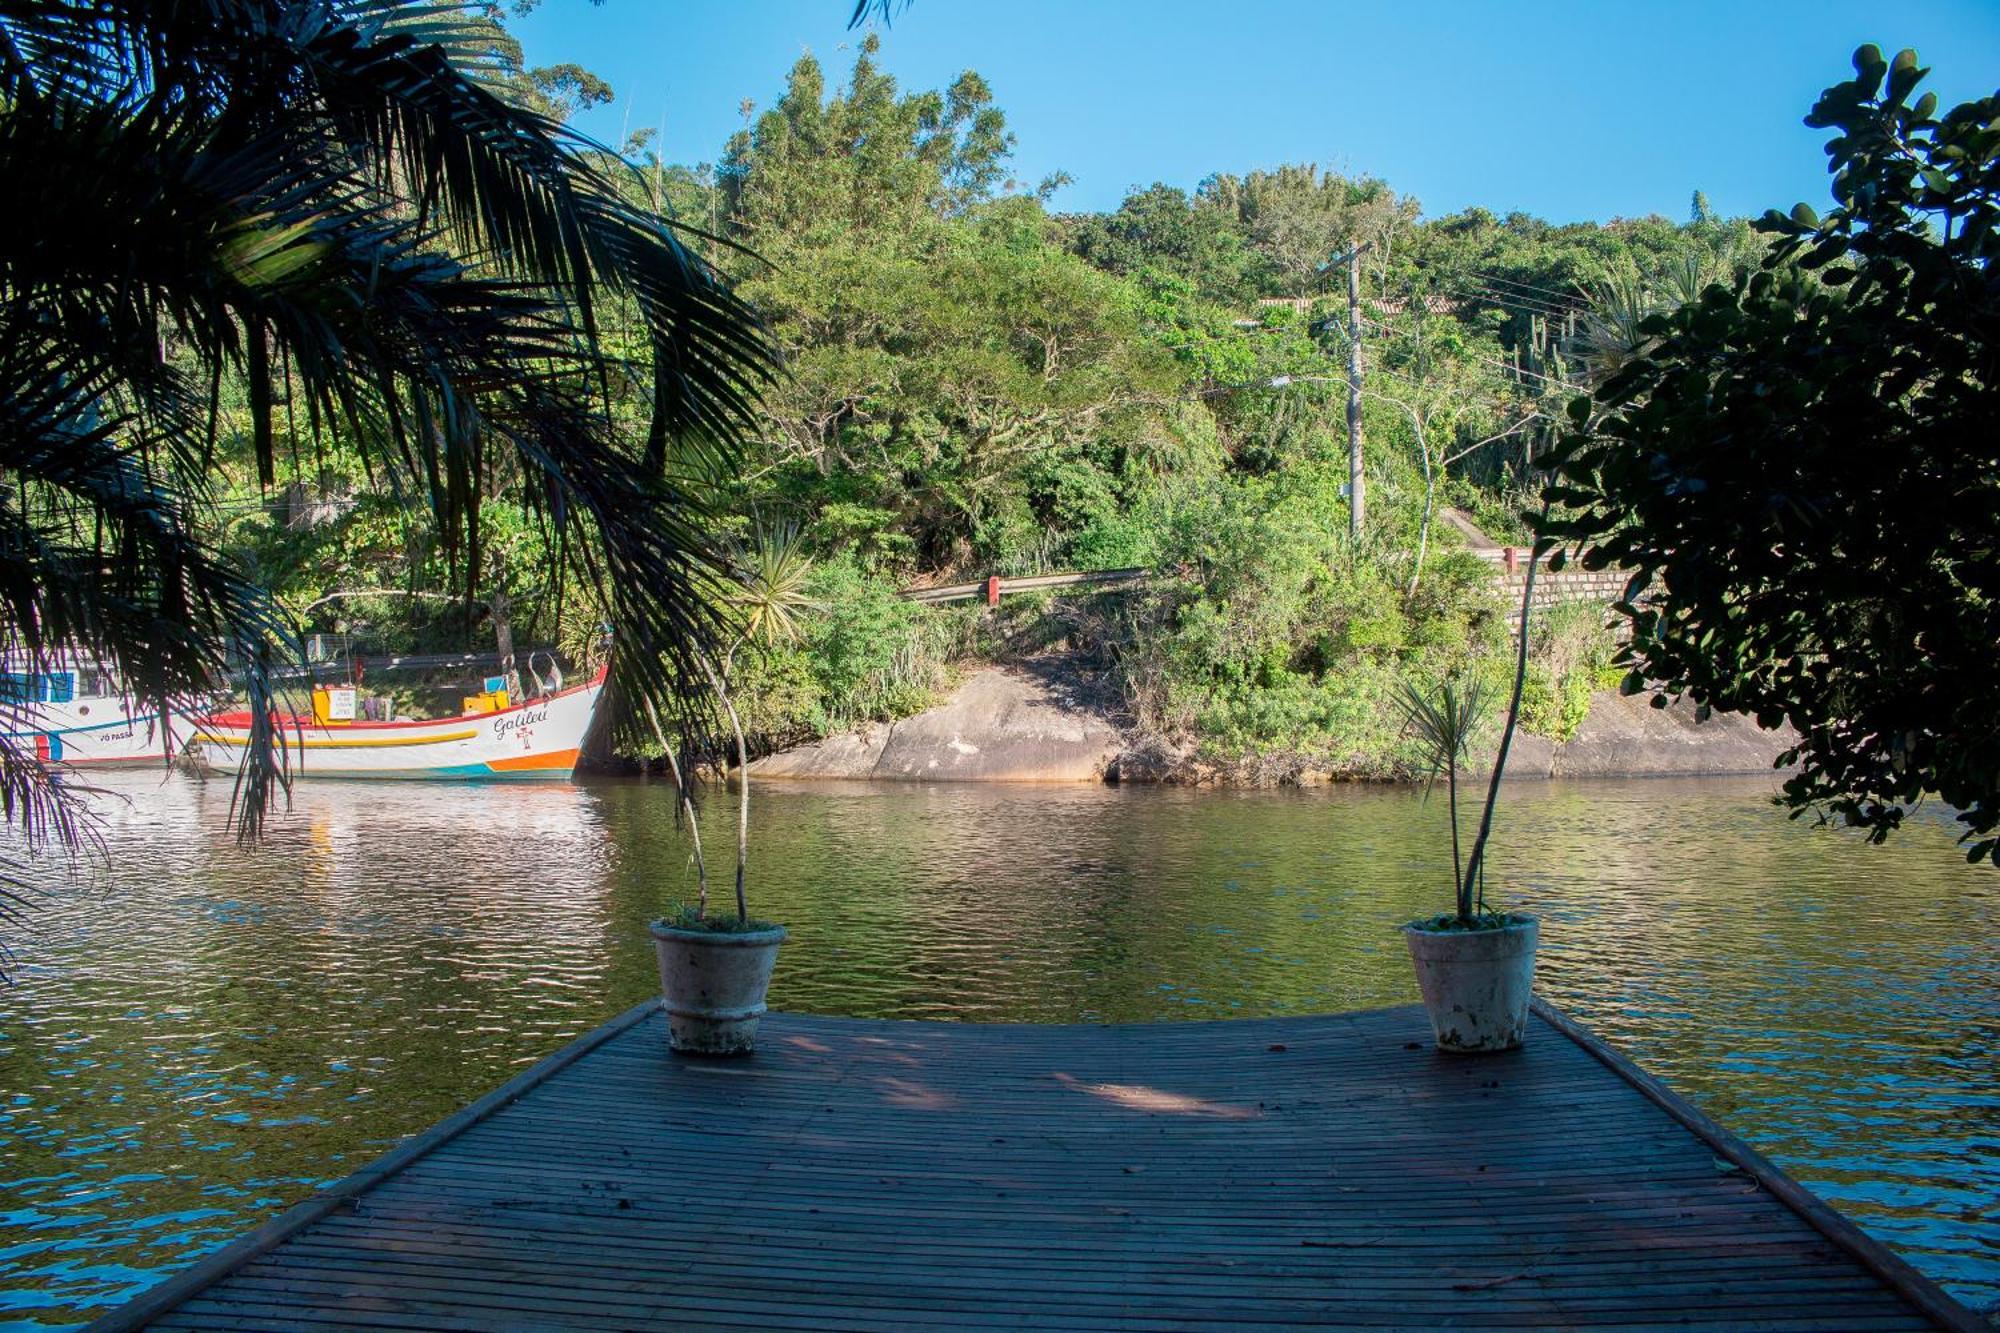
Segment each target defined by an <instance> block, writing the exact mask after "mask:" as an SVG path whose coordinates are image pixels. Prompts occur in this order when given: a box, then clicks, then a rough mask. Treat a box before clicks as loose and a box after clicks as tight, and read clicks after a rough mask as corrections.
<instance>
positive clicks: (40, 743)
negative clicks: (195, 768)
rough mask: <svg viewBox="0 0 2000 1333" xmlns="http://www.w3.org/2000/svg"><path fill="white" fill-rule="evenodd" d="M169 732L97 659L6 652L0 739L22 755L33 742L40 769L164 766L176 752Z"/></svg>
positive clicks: (0, 681) (0, 669)
mask: <svg viewBox="0 0 2000 1333" xmlns="http://www.w3.org/2000/svg"><path fill="white" fill-rule="evenodd" d="M171 720H172V719H171V718H169V719H168V721H171ZM174 731H175V727H173V726H171V725H168V724H167V722H163V720H162V718H161V716H160V714H159V712H158V711H157V710H155V709H152V708H148V707H146V706H144V705H142V704H140V703H139V702H138V701H137V700H135V699H134V698H133V697H132V695H131V694H130V693H128V692H127V691H126V690H125V688H124V686H123V684H122V683H121V682H120V681H119V679H118V673H117V671H115V670H114V669H113V668H112V667H110V666H108V665H106V664H104V663H102V662H99V661H97V660H96V659H94V658H91V657H87V656H84V655H82V654H80V653H75V652H64V653H61V654H59V655H57V656H56V657H54V658H53V659H48V660H43V661H39V662H37V661H32V660H30V659H29V658H27V657H25V656H21V655H18V654H10V655H9V656H8V657H7V658H6V659H5V660H4V662H0V735H4V736H5V737H6V739H8V740H9V741H12V742H14V743H15V744H16V745H17V746H18V747H20V748H21V749H24V750H25V749H27V748H29V746H30V745H32V747H33V749H34V754H35V758H37V759H39V760H40V761H41V762H43V763H45V764H49V763H54V764H64V765H67V766H69V767H73V768H134V767H138V766H140V765H142V764H149V763H150V764H157V763H161V762H163V761H164V760H166V759H167V758H169V757H170V756H171V754H172V752H173V746H174V735H173V733H174ZM181 734H182V735H185V734H186V732H185V730H184V729H183V730H182V731H181Z"/></svg>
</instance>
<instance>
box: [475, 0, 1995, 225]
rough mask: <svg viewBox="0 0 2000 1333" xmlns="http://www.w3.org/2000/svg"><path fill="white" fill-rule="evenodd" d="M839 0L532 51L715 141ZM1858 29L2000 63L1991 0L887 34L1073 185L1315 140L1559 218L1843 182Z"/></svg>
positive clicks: (1283, 158) (1391, 173)
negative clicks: (1842, 113) (1828, 159)
mask: <svg viewBox="0 0 2000 1333" xmlns="http://www.w3.org/2000/svg"><path fill="white" fill-rule="evenodd" d="M851 8H852V6H851V4H850V3H849V0H742V2H741V3H734V2H731V0H706V2H703V0H693V2H691V3H673V2H670V0H606V2H605V3H604V4H603V5H601V6H598V5H592V4H589V3H586V0H544V3H543V5H542V7H541V8H540V9H539V10H537V11H536V12H534V13H532V14H531V15H529V16H528V17H526V18H524V19H521V20H518V21H517V22H516V24H515V29H516V31H517V33H518V34H519V35H520V37H521V39H522V41H523V43H524V45H525V47H526V49H527V54H528V58H529V60H530V62H531V63H535V64H550V63H554V62H557V61H576V62H578V63H580V64H583V65H585V66H587V67H588V68H590V69H593V70H595V71H596V72H598V73H599V74H601V75H603V76H604V77H605V78H607V79H608V80H609V81H610V82H611V84H612V86H613V87H614V88H615V89H616V90H617V92H618V96H619V100H618V102H617V104H616V105H614V106H611V107H603V108H598V109H596V110H594V111H592V112H590V113H587V114H586V115H585V116H583V117H581V118H580V119H579V121H578V127H579V128H580V129H582V130H584V131H585V132H586V133H589V134H591V135H593V136H595V137H597V138H600V139H603V140H606V141H610V142H616V141H618V140H619V139H620V138H621V136H622V132H623V130H624V129H626V128H627V127H636V126H639V125H651V126H655V127H658V126H660V125H662V124H663V123H664V126H665V136H664V139H663V141H662V142H663V144H664V155H665V156H666V157H667V158H668V159H669V160H670V161H679V162H690V163H692V162H701V161H713V160H714V159H715V158H716V157H717V156H718V154H719V153H720V150H721V146H722V143H723V140H724V139H725V138H726V137H727V136H728V134H729V133H730V131H731V130H733V129H734V128H735V127H736V126H737V125H738V124H739V123H740V121H739V115H738V111H737V108H738V105H739V104H740V103H741V102H742V101H743V100H744V99H746V98H747V99H750V100H752V101H754V102H756V103H757V105H758V106H759V107H764V106H768V105H770V103H771V102H773V101H774V100H775V99H776V98H777V96H778V94H779V93H780V92H781V91H782V90H783V86H784V74H785V71H786V70H787V69H788V68H789V67H790V66H791V64H792V62H793V61H794V60H796V59H797V58H798V56H799V55H800V53H801V52H803V51H806V50H811V51H812V52H814V53H815V54H816V55H818V56H819V57H820V59H821V61H822V62H823V63H825V64H826V65H827V67H828V75H829V83H832V82H835V81H837V80H838V79H840V78H841V77H843V76H844V75H845V73H846V70H847V66H848V64H849V62H850V61H851V58H852V53H851V46H852V44H853V43H854V42H855V41H857V40H858V38H859V34H858V33H850V32H849V31H848V30H847V26H846V21H847V17H848V14H849V12H850V10H851ZM1864 41H1874V42H1877V43H1879V44H1881V45H1882V46H1883V48H1884V49H1885V50H1887V51H1889V52H1890V53H1892V54H1893V53H1894V51H1895V50H1896V49H1897V48H1898V47H1901V46H1915V47H1916V48H1917V50H1918V53H1919V54H1920V55H1921V56H1922V57H1923V59H1924V61H1925V62H1926V63H1927V64H1929V65H1931V66H1932V67H1933V69H1934V71H1935V72H1934V73H1933V75H1932V77H1931V80H1930V82H1929V83H1927V84H1926V85H1925V86H1926V87H1931V88H1935V89H1936V90H1937V92H1938V96H1939V98H1940V100H1942V101H1943V102H1944V103H1945V104H1946V105H1947V106H1949V105H1952V104H1954V103H1956V102H1959V101H1963V100H1965V99H1967V98H1970V97H1976V96H1983V95H1985V94H1987V93H1990V92H1992V91H1993V90H1994V89H1995V87H1996V86H2000V0H1894V2H1893V3H1891V2H1884V0H1878V2H1877V3H1873V4H1865V3H1855V2H1853V0H1812V2H1811V3H1796V2H1793V0H1731V2H1730V3H1707V2H1703V3H1686V2H1683V0H1655V2H1654V3H1633V2H1630V0H1574V2H1573V3H1568V4H1556V3H1544V2H1542V0H1507V2H1505V3H1502V0H1483V2H1482V0H1400V2H1398V3H1372V2H1370V3H1363V2H1362V0H1264V2H1261V3H1260V2H1259V0H1236V2H1235V3H1233V4H1217V3H1214V0H1116V2H1114V0H1068V2H1067V3H1062V2H1060V0H914V3H912V4H910V5H909V6H908V7H907V8H906V9H904V10H902V11H901V12H900V13H899V14H898V15H897V17H896V20H895V22H894V23H893V24H892V25H891V26H889V27H888V28H887V29H885V30H883V52H882V59H883V63H884V65H885V66H886V68H887V69H888V70H889V71H890V72H891V73H893V74H894V75H896V77H897V79H898V80H899V81H900V82H901V84H902V86H903V87H904V88H905V89H911V88H930V87H941V86H943V85H944V84H945V83H947V82H949V81H950V80H951V79H952V78H953V77H954V76H955V75H956V74H957V73H958V72H959V71H960V70H963V69H967V68H971V69H976V70H978V71H979V72H980V73H981V74H983V75H985V76H986V78H987V80H988V82H989V83H990V84H991V85H992V87H993V90H994V93H995V97H996V100H997V102H998V104H999V106H1000V107H1001V109H1002V110H1004V111H1005V112H1006V113H1007V119H1008V123H1009V125H1010V126H1011V128H1012V129H1013V131H1014V133H1015V135H1016V136H1017V137H1018V139H1019V146H1018V149H1017V151H1016V156H1015V164H1016V174H1017V175H1018V176H1019V177H1020V178H1021V179H1023V180H1024V181H1027V182H1030V183H1032V182H1034V181H1037V180H1039V179H1041V178H1042V177H1043V176H1045V175H1047V174H1048V173H1050V172H1052V171H1054V170H1056V169H1058V168H1061V169H1063V170H1066V171H1068V172H1069V173H1070V174H1071V175H1072V176H1074V177H1075V178H1076V183H1075V184H1074V185H1073V186H1071V187H1070V188H1068V189H1067V190H1065V191H1063V192H1062V194H1060V195H1059V196H1057V200H1056V205H1057V206H1058V207H1060V208H1066V209H1102V208H1111V207H1115V206H1116V205H1117V203H1118V200H1119V199H1121V198H1122V197H1123V196H1124V194H1125V193H1126V191H1127V189H1128V188H1130V187H1131V186H1134V185H1141V186H1143V185H1147V184H1150V183H1151V182H1153V181H1155V180H1162V181H1167V182H1169V183H1171V184H1174V185H1180V186H1184V187H1188V188H1192V187H1193V186H1195V185H1196V184H1198V183H1199V182H1200V181H1201V179H1202V178H1203V177H1204V176H1207V175H1209V174H1210V173H1211V172H1215V171H1237V172H1240V171H1244V170H1247V169H1250V168H1253V167H1269V166H1275V165H1277V164H1278V163H1280V162H1288V161H1316V162H1319V163H1321V164H1322V165H1330V166H1335V167H1338V168H1340V169H1341V170H1344V171H1347V172H1350V173H1372V174H1375V175H1379V176H1382V177H1384V178H1385V179H1387V180H1388V181H1389V183H1390V184H1391V185H1392V186H1394V187H1395V188H1396V189H1398V190H1400V191H1403V192H1406V193H1412V194H1415V195H1416V196H1417V197H1418V198H1419V199H1420V200H1422V202H1423V205H1424V211H1425V212H1426V213H1427V214H1431V215H1436V214H1439V213H1445V212H1451V211H1454V210H1456V209H1459V208H1463V207H1467V206H1469V205H1473V204H1481V205H1484V206H1486V207H1487V208H1490V209H1492V210H1494V211H1495V212H1498V213H1505V212H1507V211H1509V210H1512V209H1516V208H1518V209H1524V210H1527V211H1529V212H1532V213H1537V214H1540V215H1541V216H1544V217H1547V218H1551V219H1553V220H1555V221H1574V220H1579V219H1587V218H1595V219H1605V218H1611V217H1621V216H1622V217H1630V216H1637V215H1641V214H1645V213H1652V212H1658V213H1663V214H1666V215H1667V216H1669V217H1674V218H1680V217H1683V216H1685V215H1686V212H1687V208H1688V199H1689V195H1690V194H1691V192H1692V191H1693V190H1695V189H1696V188H1700V189H1703V190H1705V191H1707V193H1708V196H1709V199H1710V201H1711V202H1712V203H1713V204H1714V206H1715V207H1716V208H1717V210H1719V211H1721V212H1724V213H1748V214H1753V215H1754V214H1757V213H1761V212H1762V211H1763V210H1764V209H1765V208H1767V207H1770V206H1773V205H1776V206H1779V207H1783V208H1789V207H1790V206H1791V205H1792V204H1793V203H1795V202H1797V201H1798V200H1800V199H1805V200H1808V201H1810V202H1812V203H1814V204H1815V205H1818V204H1820V203H1822V202H1823V201H1824V200H1825V198H1826V172H1825V158H1824V156H1823V155H1822V153H1821V151H1820V144H1821V143H1822V142H1823V140H1824V136H1823V134H1822V133H1821V132H1820V131H1816V130H1809V129H1807V128H1805V126H1803V125H1802V124H1800V118H1801V117H1802V116H1803V115H1804V114H1805V112H1806V109H1807V108H1808V107H1809V106H1811V105H1812V101H1813V99H1814V97H1815V96H1817V94H1818V92H1819V90H1820V89H1821V88H1824V87H1825V86H1826V85H1827V84H1829V83H1832V82H1834V81H1835V80H1837V79H1839V78H1841V77H1844V76H1845V74H1846V73H1847V72H1848V69H1849V66H1848V57H1849V55H1850V54H1851V53H1852V52H1853V49H1854V48H1855V47H1856V46H1857V45H1859V44H1860V43H1862V42H1864Z"/></svg>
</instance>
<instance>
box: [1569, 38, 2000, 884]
mask: <svg viewBox="0 0 2000 1333" xmlns="http://www.w3.org/2000/svg"><path fill="white" fill-rule="evenodd" d="M1854 69H1855V76H1854V77H1853V78H1852V79H1849V80H1847V81H1845V82H1842V83H1838V84H1835V85H1834V86H1832V87H1830V88H1828V89H1827V90H1826V92H1825V93H1824V94H1823V95H1822V96H1821V97H1820V99H1819V101H1818V103H1817V104H1816V105H1815V106H1814V107H1813V109H1812V112H1811V114H1810V116H1808V117H1807V121H1806V123H1807V124H1809V125H1813V126H1816V127H1820V128H1825V129H1830V130H1833V131H1835V134H1834V137H1833V138H1832V139H1831V140H1830V141H1829V142H1828V144H1827V154H1828V159H1829V169H1830V171H1831V172H1832V176H1833V181H1832V185H1833V196H1834V201H1835V206H1834V207H1833V208H1832V209H1831V210H1830V211H1828V212H1826V213H1825V214H1821V213H1819V212H1818V211H1816V210H1815V209H1813V208H1812V207H1810V206H1809V205H1806V204H1800V205H1798V206H1797V207H1796V208H1794V209H1793V210H1792V211H1791V213H1790V214H1789V215H1786V214H1780V213H1777V212H1776V211H1773V212H1772V213H1770V214H1768V215H1766V217H1765V218H1764V220H1763V221H1762V222H1761V223H1760V224H1759V227H1760V230H1762V231H1763V232H1765V233H1766V234H1767V235H1769V236H1771V237H1772V238H1774V241H1775V244H1774V245H1773V247H1772V249H1771V251H1770V253H1769V255H1768V257H1767V258H1766V259H1765V261H1764V262H1763V264H1762V266H1761V268H1760V269H1759V270H1758V271H1757V272H1755V273H1754V274H1751V275H1748V276H1744V277H1739V278H1737V279H1735V280H1734V281H1731V282H1718V283H1713V284H1710V285H1708V286H1707V287H1706V288H1705V289H1704V290H1702V291H1701V292H1700V294H1699V296H1698V298H1697V299H1694V300H1692V301H1689V302H1688V303H1686V304H1684V305H1682V306H1680V307H1679V308H1678V309H1677V310H1675V311H1673V312H1671V313H1665V314H1655V315H1651V316H1649V317H1647V318H1646V319H1644V320H1643V321H1642V322H1641V324H1640V325H1639V328H1638V332H1639V333H1640V334H1641V335H1642V337H1643V338H1644V339H1645V340H1646V344H1645V347H1644V348H1643V350H1642V351H1641V352H1640V354H1639V355H1637V356H1635V357H1633V358H1632V359H1631V360H1630V361H1629V362H1627V363H1626V364H1625V365H1624V366H1623V367H1622V368H1621V369H1620V370H1618V371H1617V373H1615V374H1613V375H1612V376H1611V377H1610V378H1609V379H1608V380H1607V381H1606V382H1605V383H1604V384H1603V386H1602V387H1601V388H1600V389H1599V390H1598V392H1597V394H1596V401H1595V402H1594V403H1591V402H1587V401H1580V402H1578V403H1577V404H1575V405H1574V408H1573V415H1574V417H1575V419H1576V422H1577V429H1576V431H1575V432H1574V434H1573V435H1572V436H1571V437H1570V438H1569V439H1568V440H1567V441H1566V442H1565V444H1564V445H1563V447H1562V452H1561V456H1560V468H1559V470H1560V478H1559V483H1558V484H1557V485H1556V486H1554V487H1553V488H1552V489H1551V490H1550V492H1549V495H1550V497H1551V499H1552V500H1554V501H1555V502H1557V503H1558V504H1561V505H1564V506H1568V512H1567V513H1566V514H1564V515H1562V516H1560V517H1559V518H1558V519H1557V520H1556V521H1554V522H1553V523H1552V524H1551V526H1550V527H1549V529H1548V531H1549V532H1550V534H1551V535H1553V536H1557V537H1560V538H1562V539H1563V540H1565V541H1566V542H1569V543H1571V544H1573V545H1574V546H1576V547H1578V548H1580V550H1581V554H1582V560H1583V562H1584V564H1585V565H1586V566H1590V567H1598V566H1604V565H1615V566H1621V567H1629V568H1631V569H1634V570H1636V571H1637V573H1636V575H1635V576H1634V578H1633V580H1632V583H1631V586H1630V588H1629V590H1628V598H1627V604H1626V606H1625V608H1624V609H1625V613H1626V615H1627V616H1628V617H1629V618H1630V621H1631V625H1632V631H1633V634H1632V639H1631V643H1630V646H1629V648H1628V649H1627V650H1626V655H1625V660H1626V662H1627V664H1628V665H1629V667H1630V675H1629V677H1628V680H1627V685H1628V687H1629V688H1633V689H1637V688H1640V687H1641V686H1643V685H1648V684H1657V685H1659V686H1661V687H1663V688H1664V689H1666V690H1668V691H1670V692H1673V693H1684V694H1687V695H1689V696H1691V697H1692V698H1694V699H1695V700H1696V701H1698V702H1699V703H1701V704H1704V705H1707V706H1710V707H1713V708H1718V709H1727V710H1733V711H1740V712H1745V713H1750V714H1753V715H1755V716H1756V717H1757V719H1758V720H1759V721H1760V722H1762V723H1763V724H1764V725H1766V726H1771V727H1775V726H1777V725H1778V724H1780V723H1781V722H1789V723H1790V724H1791V725H1792V726H1793V727H1795V728H1796V729H1797V730H1798V733H1799V744H1798V747H1797V750H1796V752H1795V757H1796V759H1797V760H1798V762H1799V769H1798V771H1797V772H1796V773H1795V774H1794V775H1793V776H1792V777H1791V778H1790V779H1789V780H1788V781H1787V782H1786V784H1785V789H1784V791H1785V799H1786V800H1787V801H1789V802H1790V803H1791V804H1792V805H1794V806H1795V807H1797V808H1798V809H1799V810H1801V811H1803V810H1807V809H1819V810H1822V811H1824V812H1827V813H1828V814H1830V815H1831V816H1833V817H1836V818H1838V819H1841V820H1843V821H1845V822H1846V823H1848V824H1852V825H1856V826H1859V827H1861V828H1865V829H1867V830H1868V831H1869V832H1870V834H1871V836H1872V837H1873V838H1875V839H1876V840H1878V841H1879V840H1880V839H1882V838H1883V837H1885V836H1886V835H1887V834H1888V833H1889V831H1890V830H1892V829H1894V828H1895V827H1897V826H1898V824H1899V823H1900V822H1901V821H1902V820H1903V818H1904V816H1905V814H1906V812H1907V811H1908V810H1909V809H1910V808H1911V807H1912V806H1914V805H1915V804H1916V803H1917V802H1918V801H1920V800H1921V799H1923V798H1924V797H1925V795H1926V794H1927V793H1935V794H1936V795H1937V796H1938V797H1940V798H1941V799H1942V800H1943V801H1944V802H1945V803H1946V804H1947V805H1949V806H1950V807H1952V808H1953V809H1954V810H1956V811H1957V812H1958V817H1959V818H1960V819H1961V820H1962V821H1963V823H1964V825H1965V835H1964V836H1965V841H1966V842H1967V843H1968V855H1969V856H1970V857H1971V858H1972V859H1974V860H1977V859H1979V858H1981V857H1984V856H1989V855H1991V854H1992V852H1993V850H1994V847H1995V844H1996V839H1995V838H1994V836H1993V834H1994V831H1995V829H1996V828H2000V694H1996V693H1995V691H1994V689H1993V666H1994V654H1995V651H1996V649H2000V341H1996V334H2000V285H1996V273H2000V269H1996V265H1995V259H1996V257H2000V197H1996V187H2000V99H1996V98H1995V97H1988V98H1983V99H1980V100H1978V101H1974V102H1968V103H1966V104H1964V105H1961V106H1958V107H1956V108H1953V109H1952V110H1950V111H1945V112H1941V111H1940V110H1939V108H1938V105H1937V98H1936V96H1935V94H1932V93H1925V94H1923V95H1922V96H1915V94H1916V91H1917V88H1918V86H1919V84H1920V83H1921V82H1922V80H1923V78H1924V75H1925V73H1926V72H1927V71H1926V70H1925V69H1924V68H1923V67H1921V66H1920V65H1919V64H1918V61H1917V57H1916V54H1915V53H1914V52H1912V51H1904V52H1902V53H1900V54H1899V55H1897V56H1896V57H1895V58H1894V59H1893V60H1888V59H1885V58H1884V57H1883V55H1882V53H1881V52H1880V51H1879V50H1878V49H1877V48H1875V47H1873V46H1864V47H1862V48H1861V49H1860V50H1859V51H1857V52H1856V53H1855V56H1854Z"/></svg>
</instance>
